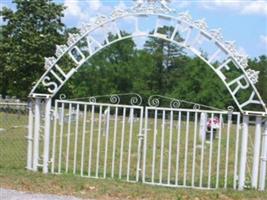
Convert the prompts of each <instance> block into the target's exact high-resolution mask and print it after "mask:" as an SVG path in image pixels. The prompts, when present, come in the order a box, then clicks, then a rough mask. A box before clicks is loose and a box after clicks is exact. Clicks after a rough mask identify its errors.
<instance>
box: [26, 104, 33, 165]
mask: <svg viewBox="0 0 267 200" xmlns="http://www.w3.org/2000/svg"><path fill="white" fill-rule="evenodd" d="M28 109H29V118H28V137H27V142H28V148H27V169H28V170H32V145H33V111H32V101H31V102H30V103H29V107H28Z"/></svg>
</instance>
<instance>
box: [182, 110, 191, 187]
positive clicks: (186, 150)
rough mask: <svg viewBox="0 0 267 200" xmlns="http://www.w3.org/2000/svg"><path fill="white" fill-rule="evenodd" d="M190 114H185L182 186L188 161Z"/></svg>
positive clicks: (184, 181)
mask: <svg viewBox="0 0 267 200" xmlns="http://www.w3.org/2000/svg"><path fill="white" fill-rule="evenodd" d="M189 120H190V112H189V111H187V112H186V133H185V134H186V135H185V150H184V154H185V155H184V180H183V183H184V186H186V178H187V159H188V156H187V154H188V137H189V123H190V121H189Z"/></svg>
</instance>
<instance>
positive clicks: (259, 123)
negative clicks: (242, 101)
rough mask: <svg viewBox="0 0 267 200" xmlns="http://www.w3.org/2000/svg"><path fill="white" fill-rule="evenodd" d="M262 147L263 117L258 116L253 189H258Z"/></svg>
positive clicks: (252, 179)
mask: <svg viewBox="0 0 267 200" xmlns="http://www.w3.org/2000/svg"><path fill="white" fill-rule="evenodd" d="M260 145H261V117H260V116H257V117H256V128H255V142H254V154H253V168H252V177H251V186H252V187H253V188H257V187H258V175H259V160H260Z"/></svg>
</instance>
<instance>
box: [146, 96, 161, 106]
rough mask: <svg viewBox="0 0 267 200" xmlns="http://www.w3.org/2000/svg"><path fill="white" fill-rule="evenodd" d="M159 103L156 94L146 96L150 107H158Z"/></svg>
mask: <svg viewBox="0 0 267 200" xmlns="http://www.w3.org/2000/svg"><path fill="white" fill-rule="evenodd" d="M159 104H160V101H159V99H158V98H157V97H156V96H151V97H149V98H148V105H149V106H151V107H158V106H159Z"/></svg>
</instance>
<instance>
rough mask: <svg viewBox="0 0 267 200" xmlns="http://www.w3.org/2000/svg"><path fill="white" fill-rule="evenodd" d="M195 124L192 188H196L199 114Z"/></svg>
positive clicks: (196, 116)
mask: <svg viewBox="0 0 267 200" xmlns="http://www.w3.org/2000/svg"><path fill="white" fill-rule="evenodd" d="M194 121H195V124H194V141H193V161H192V187H194V186H195V170H196V168H195V164H196V147H197V127H198V113H195V119H194Z"/></svg>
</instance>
